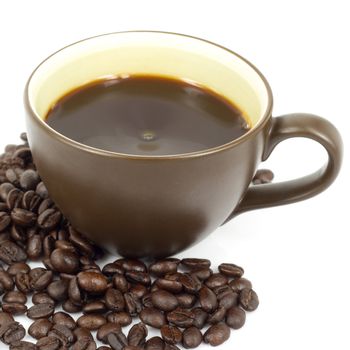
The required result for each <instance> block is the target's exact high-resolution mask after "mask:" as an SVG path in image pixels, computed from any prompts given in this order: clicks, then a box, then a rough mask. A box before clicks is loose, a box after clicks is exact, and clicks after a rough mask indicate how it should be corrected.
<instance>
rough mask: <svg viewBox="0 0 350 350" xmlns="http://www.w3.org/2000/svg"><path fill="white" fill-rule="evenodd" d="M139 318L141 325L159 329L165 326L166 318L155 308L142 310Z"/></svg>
mask: <svg viewBox="0 0 350 350" xmlns="http://www.w3.org/2000/svg"><path fill="white" fill-rule="evenodd" d="M139 317H140V320H141V321H142V322H143V323H145V324H147V325H148V326H151V327H154V328H161V327H162V326H164V325H165V324H166V318H165V316H164V314H163V313H162V312H161V311H159V310H157V309H155V308H150V307H146V308H144V309H143V310H142V311H141V312H140V314H139Z"/></svg>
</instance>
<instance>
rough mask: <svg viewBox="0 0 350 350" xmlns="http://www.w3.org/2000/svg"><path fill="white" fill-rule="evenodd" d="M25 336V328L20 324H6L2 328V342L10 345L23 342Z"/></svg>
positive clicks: (0, 337) (0, 335) (0, 332)
mask: <svg viewBox="0 0 350 350" xmlns="http://www.w3.org/2000/svg"><path fill="white" fill-rule="evenodd" d="M25 335H26V331H25V329H24V327H23V326H22V325H21V324H20V323H18V322H10V323H5V324H4V325H2V326H1V327H0V340H1V341H2V342H3V343H5V344H8V345H9V344H11V343H14V342H16V341H19V340H22V339H23V338H24V336H25Z"/></svg>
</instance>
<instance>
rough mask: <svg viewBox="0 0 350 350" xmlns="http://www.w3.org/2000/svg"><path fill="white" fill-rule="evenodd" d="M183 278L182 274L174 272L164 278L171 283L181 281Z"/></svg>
mask: <svg viewBox="0 0 350 350" xmlns="http://www.w3.org/2000/svg"><path fill="white" fill-rule="evenodd" d="M181 276H182V273H180V272H172V273H167V274H166V275H165V276H164V278H165V279H166V280H169V281H179V280H180V277H181Z"/></svg>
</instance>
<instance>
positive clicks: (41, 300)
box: [32, 292, 55, 305]
mask: <svg viewBox="0 0 350 350" xmlns="http://www.w3.org/2000/svg"><path fill="white" fill-rule="evenodd" d="M32 302H33V304H46V303H48V304H53V305H55V301H54V300H53V299H52V298H51V297H50V296H49V295H48V294H47V293H45V292H37V293H34V294H33V297H32Z"/></svg>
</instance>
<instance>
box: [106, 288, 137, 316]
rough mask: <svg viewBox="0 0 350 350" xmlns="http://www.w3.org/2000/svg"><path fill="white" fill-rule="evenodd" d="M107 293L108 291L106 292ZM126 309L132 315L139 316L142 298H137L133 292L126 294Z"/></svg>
mask: <svg viewBox="0 0 350 350" xmlns="http://www.w3.org/2000/svg"><path fill="white" fill-rule="evenodd" d="M106 295H107V293H106ZM124 301H125V310H126V311H127V312H128V313H129V315H130V316H137V315H138V314H139V313H140V312H141V310H142V303H141V301H140V299H138V298H136V297H135V296H134V295H133V294H131V293H125V294H124Z"/></svg>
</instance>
